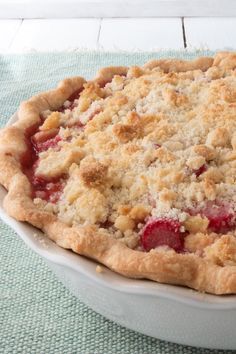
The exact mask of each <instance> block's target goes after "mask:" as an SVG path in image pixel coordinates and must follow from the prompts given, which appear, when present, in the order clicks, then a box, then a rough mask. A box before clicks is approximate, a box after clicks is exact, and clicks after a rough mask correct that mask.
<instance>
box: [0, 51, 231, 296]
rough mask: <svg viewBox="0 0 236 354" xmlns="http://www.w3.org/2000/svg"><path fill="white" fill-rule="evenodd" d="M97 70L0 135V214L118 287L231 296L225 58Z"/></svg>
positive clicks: (40, 100) (27, 111) (46, 97)
mask: <svg viewBox="0 0 236 354" xmlns="http://www.w3.org/2000/svg"><path fill="white" fill-rule="evenodd" d="M104 70H105V71H104ZM104 70H103V71H102V73H103V74H101V76H100V79H99V80H98V79H94V80H93V81H88V82H86V81H85V80H84V79H82V78H71V79H68V81H66V80H65V81H64V82H62V84H63V85H64V86H62V88H60V87H59V88H58V89H56V90H54V91H50V92H48V93H43V94H41V95H39V96H36V97H34V98H32V99H31V100H29V101H28V102H26V105H25V106H24V107H23V108H24V109H23V110H22V112H23V113H22V112H20V119H19V122H18V123H16V124H15V125H14V126H13V127H10V128H6V129H5V130H4V131H3V132H2V136H1V142H0V155H1V156H0V182H1V183H2V184H3V185H4V186H5V187H6V188H7V189H8V190H9V193H8V195H7V198H6V200H5V208H6V209H7V211H8V213H9V214H10V215H12V216H14V217H16V218H17V219H18V220H22V221H28V222H30V223H32V224H33V225H35V226H37V227H39V228H41V229H42V230H44V231H45V232H46V233H47V234H48V236H49V237H50V238H51V239H52V240H54V241H55V242H57V243H58V244H59V245H60V246H62V247H65V248H71V249H72V250H73V251H75V252H77V253H79V254H82V255H85V256H88V257H91V258H94V259H96V260H98V261H100V262H101V263H103V264H105V265H107V266H108V267H110V268H111V269H114V270H115V271H117V272H119V273H121V274H124V275H126V276H130V277H138V278H148V279H153V280H156V281H159V282H166V283H171V284H181V285H187V286H189V287H192V288H194V289H197V290H200V291H207V292H210V293H215V294H226V293H236V184H235V182H236V132H235V127H236V55H235V54H233V53H219V54H218V55H217V56H216V57H215V59H214V61H213V59H212V58H199V59H198V60H196V61H193V62H184V61H177V60H172V61H171V60H163V61H157V62H153V63H149V64H148V65H144V66H143V67H136V66H134V67H130V68H128V69H127V68H125V69H124V68H123V67H119V68H106V69H104ZM108 74H109V75H108ZM73 80H74V81H73ZM81 80H82V81H81ZM68 87H69V88H68ZM72 87H74V89H72ZM62 97H64V99H63V100H62ZM65 99H66V100H65ZM42 107H43V108H42ZM45 107H46V108H45ZM32 117H33V118H32ZM22 172H23V173H22Z"/></svg>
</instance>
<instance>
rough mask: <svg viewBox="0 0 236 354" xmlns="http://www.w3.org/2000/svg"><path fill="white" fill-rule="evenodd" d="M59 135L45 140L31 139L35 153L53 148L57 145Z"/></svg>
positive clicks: (59, 138)
mask: <svg viewBox="0 0 236 354" xmlns="http://www.w3.org/2000/svg"><path fill="white" fill-rule="evenodd" d="M61 140H62V139H61V137H60V136H59V135H56V136H55V137H54V138H51V139H48V140H46V141H43V142H38V143H36V142H34V141H33V140H32V143H33V146H34V149H35V150H36V152H37V153H39V152H42V151H46V150H48V149H49V148H55V147H57V145H58V143H59V141H61Z"/></svg>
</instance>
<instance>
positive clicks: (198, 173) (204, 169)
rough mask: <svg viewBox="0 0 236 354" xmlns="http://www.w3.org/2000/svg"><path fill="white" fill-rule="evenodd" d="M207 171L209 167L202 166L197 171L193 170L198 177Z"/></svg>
mask: <svg viewBox="0 0 236 354" xmlns="http://www.w3.org/2000/svg"><path fill="white" fill-rule="evenodd" d="M206 170H207V166H206V165H202V166H201V167H199V168H198V169H197V170H193V173H195V175H196V176H197V177H198V176H200V175H201V174H202V173H204V172H206Z"/></svg>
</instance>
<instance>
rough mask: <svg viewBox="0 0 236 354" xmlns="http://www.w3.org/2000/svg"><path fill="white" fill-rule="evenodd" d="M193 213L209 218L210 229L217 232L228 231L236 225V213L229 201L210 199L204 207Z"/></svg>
mask: <svg viewBox="0 0 236 354" xmlns="http://www.w3.org/2000/svg"><path fill="white" fill-rule="evenodd" d="M191 214H192V215H196V214H200V215H202V216H205V217H206V218H207V219H208V220H209V225H208V228H209V230H211V231H213V232H216V233H225V232H228V231H230V230H232V229H234V228H235V226H236V215H235V213H234V212H233V211H232V207H231V205H230V204H229V203H225V202H220V201H219V202H210V201H209V202H207V204H206V206H205V207H204V208H203V209H200V210H196V211H195V212H194V213H191Z"/></svg>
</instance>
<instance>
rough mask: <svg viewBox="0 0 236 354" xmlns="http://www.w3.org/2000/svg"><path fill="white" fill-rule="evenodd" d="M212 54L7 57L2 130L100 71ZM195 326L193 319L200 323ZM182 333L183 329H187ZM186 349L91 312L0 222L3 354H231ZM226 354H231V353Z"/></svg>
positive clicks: (0, 100) (1, 85)
mask: <svg viewBox="0 0 236 354" xmlns="http://www.w3.org/2000/svg"><path fill="white" fill-rule="evenodd" d="M200 54H201V55H209V54H212V53H209V52H208V53H207V52H201V53H199V52H198V53H188V54H187V53H184V52H182V53H181V52H161V53H103V52H100V53H99V52H83V53H51V54H28V55H15V56H14V55H6V56H5V55H4V56H0V123H1V125H2V126H3V125H4V124H5V123H6V121H7V120H8V118H9V117H10V116H11V115H12V114H13V113H14V112H15V111H16V110H17V107H18V105H19V103H20V102H21V101H22V100H24V99H27V98H28V97H30V96H32V95H33V94H36V93H37V92H40V91H44V90H45V89H50V88H53V87H55V85H56V83H57V82H58V81H60V80H61V79H62V78H64V77H67V76H73V75H82V76H85V77H86V78H91V77H93V75H94V74H95V72H96V71H97V69H98V68H99V67H102V66H107V65H132V64H143V63H144V62H146V61H147V60H149V59H151V58H161V57H176V56H177V57H180V58H185V59H191V58H193V57H194V56H199V55H200ZM193 320H194V319H193ZM180 326H181V323H180ZM226 352H227V351H222V350H221V351H216V350H204V349H197V348H192V347H186V346H180V345H177V344H173V343H168V342H164V341H160V340H157V339H153V338H151V337H147V336H144V335H141V334H139V333H136V332H133V331H131V330H127V329H125V328H123V327H120V326H118V325H116V324H115V323H113V322H111V321H109V320H107V319H105V318H104V317H102V316H100V315H98V314H96V313H95V312H94V311H92V310H90V309H89V308H88V307H86V306H85V305H84V304H83V303H81V302H80V301H79V300H78V299H77V298H76V297H74V296H72V295H71V294H70V293H69V291H68V290H67V289H66V288H65V287H64V286H63V285H62V284H61V283H60V282H59V281H58V280H57V278H56V277H55V276H54V274H53V273H52V272H51V270H49V268H48V267H47V265H46V264H45V263H44V261H43V260H42V259H41V258H40V257H39V256H38V255H36V254H35V253H33V252H32V251H31V250H30V249H28V248H27V247H26V245H25V244H24V243H23V241H21V239H20V238H19V236H17V235H16V234H15V233H14V232H13V231H12V230H11V229H10V228H9V227H7V226H6V225H4V224H3V223H1V222H0V353H1V354H2V353H4V354H5V353H10V354H16V353H19V354H39V353H40V354H50V353H52V354H60V353H62V354H64V353H65V354H67V353H68V354H73V353H80V354H84V353H85V354H87V353H98V354H100V353H102V354H106V353H116V354H121V353H122V354H125V353H127V354H130V353H135V354H136V353H137V354H138V353H140V354H144V353H147V354H149V353H150V354H152V353H166V354H173V353H184V354H196V353H205V354H207V353H226ZM227 353H230V351H228V352H227Z"/></svg>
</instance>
